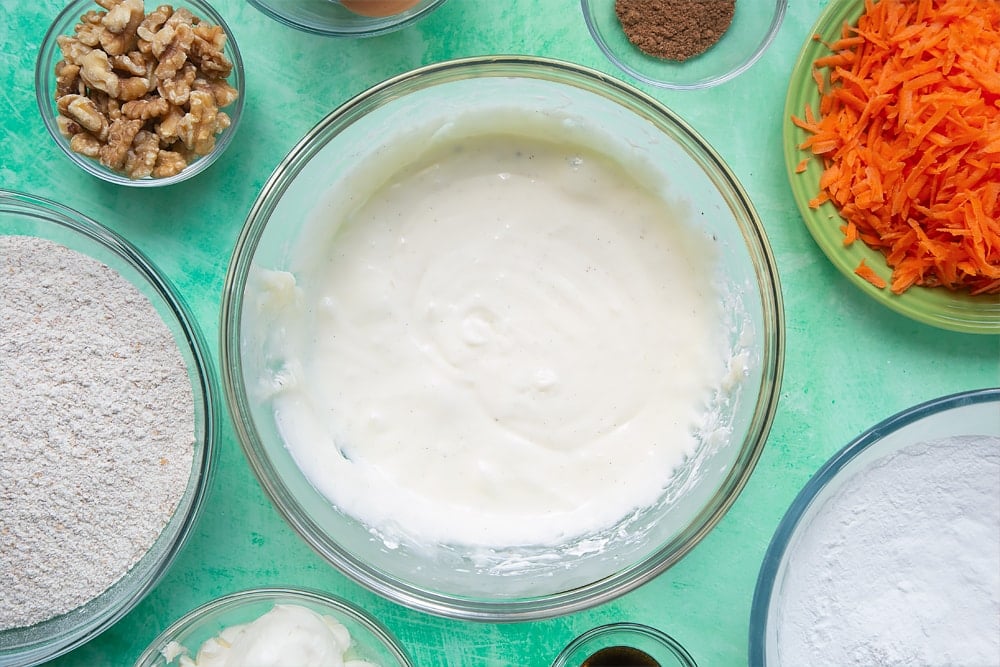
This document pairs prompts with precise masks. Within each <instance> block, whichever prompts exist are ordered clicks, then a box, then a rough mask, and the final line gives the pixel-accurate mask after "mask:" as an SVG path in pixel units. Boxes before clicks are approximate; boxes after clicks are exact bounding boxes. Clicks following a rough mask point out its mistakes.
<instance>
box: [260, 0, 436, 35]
mask: <svg viewBox="0 0 1000 667" xmlns="http://www.w3.org/2000/svg"><path fill="white" fill-rule="evenodd" d="M444 2H445V0H343V1H341V0H250V4H251V5H253V6H254V7H256V8H257V9H259V10H260V11H261V12H263V13H264V14H266V15H267V16H270V17H271V18H272V19H274V20H275V21H278V22H280V23H284V24H285V25H287V26H289V27H291V28H295V29H297V30H303V31H305V32H311V33H315V34H318V35H326V36H329V37H374V36H375V35H384V34H386V33H389V32H393V31H396V30H399V29H401V28H405V27H406V26H409V25H412V24H414V23H416V22H417V21H419V20H420V19H422V18H424V17H425V16H427V15H428V14H430V13H431V12H433V11H434V10H435V9H437V8H438V7H440V6H441V5H442V4H444Z"/></svg>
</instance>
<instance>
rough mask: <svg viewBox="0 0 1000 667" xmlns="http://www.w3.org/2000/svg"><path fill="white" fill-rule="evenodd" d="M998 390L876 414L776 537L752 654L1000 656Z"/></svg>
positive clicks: (764, 573) (807, 491)
mask: <svg viewBox="0 0 1000 667" xmlns="http://www.w3.org/2000/svg"><path fill="white" fill-rule="evenodd" d="M998 627H1000V389H982V390H978V391H970V392H966V393H962V394H956V395H952V396H946V397H943V398H940V399H936V400H932V401H929V402H927V403H923V404H921V405H918V406H916V407H913V408H910V409H908V410H905V411H903V412H901V413H899V414H897V415H895V416H893V417H890V418H889V419H887V420H885V421H884V422H882V423H880V424H878V425H876V426H875V427H873V428H872V429H871V430H869V431H868V432H866V433H864V434H863V435H861V436H860V437H859V438H857V439H856V440H855V441H854V442H852V443H850V444H849V445H847V446H846V447H845V448H844V449H842V450H841V451H840V452H838V453H837V454H836V455H835V456H834V457H833V458H832V459H831V460H830V461H829V462H828V463H826V464H825V465H824V466H823V467H822V468H821V469H820V470H819V471H818V472H817V473H816V474H815V475H814V476H813V477H812V479H811V480H810V481H809V482H808V484H806V486H805V488H804V489H803V490H802V491H801V493H800V494H799V496H798V497H797V498H796V499H795V500H794V502H793V503H792V505H791V507H790V508H789V510H788V513H787V514H786V515H785V518H784V519H783V520H782V522H781V524H780V525H779V526H778V529H777V531H776V533H775V535H774V538H773V539H772V541H771V545H770V547H769V549H768V551H767V554H766V556H765V559H764V563H763V566H762V568H761V572H760V577H759V579H758V581H757V590H756V593H755V595H754V601H753V607H752V611H751V616H750V665H753V666H756V667H759V666H762V665H771V666H773V665H785V666H798V665H814V666H816V667H822V666H824V665H831V666H836V667H855V666H857V667H862V666H863V667H871V666H874V665H970V666H979V665H997V664H1000V633H998V632H997V628H998Z"/></svg>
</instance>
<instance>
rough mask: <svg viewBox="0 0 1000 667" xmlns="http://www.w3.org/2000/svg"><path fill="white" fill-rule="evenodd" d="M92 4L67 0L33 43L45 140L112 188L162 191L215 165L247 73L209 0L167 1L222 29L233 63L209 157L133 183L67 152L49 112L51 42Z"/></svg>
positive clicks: (54, 47)
mask: <svg viewBox="0 0 1000 667" xmlns="http://www.w3.org/2000/svg"><path fill="white" fill-rule="evenodd" d="M91 5H93V7H94V8H95V9H101V7H100V5H98V4H97V3H96V2H95V0H70V1H69V3H68V4H67V5H66V6H65V7H63V8H62V9H61V10H60V11H59V13H58V14H57V15H56V17H55V18H54V19H53V20H52V23H50V24H49V27H48V28H47V29H46V31H45V35H44V36H43V37H42V40H41V42H40V43H39V44H38V49H37V55H36V57H35V79H34V80H35V103H36V105H37V107H38V111H39V113H40V114H41V117H42V124H43V125H45V130H46V132H47V133H48V135H49V138H50V139H51V140H52V141H53V142H54V143H55V144H56V146H58V147H59V150H60V151H62V153H63V154H64V155H66V157H68V158H69V160H70V162H72V163H73V164H74V165H76V166H77V167H79V168H80V169H82V170H83V171H84V172H86V173H88V174H90V175H91V176H94V177H96V178H98V179H100V180H102V181H105V182H107V183H113V184H115V185H124V186H127V187H133V188H157V187H163V186H167V185H173V184H174V183H180V182H182V181H186V180H188V179H189V178H192V177H194V176H196V175H197V174H200V173H201V172H203V171H205V170H206V169H208V168H209V167H210V166H212V164H214V163H215V161H216V160H217V159H218V158H219V156H221V155H222V154H223V153H224V152H225V151H226V149H227V148H228V147H229V144H230V143H232V140H233V137H235V135H236V130H237V128H238V127H239V125H240V121H241V120H242V118H243V107H244V103H245V101H246V72H245V69H244V63H243V56H242V54H241V52H240V47H239V44H237V43H236V36H235V34H234V33H233V31H232V28H230V27H229V24H227V23H226V20H225V19H224V18H223V17H222V15H221V14H219V12H218V11H217V10H216V9H215V8H214V7H213V6H212V5H211V4H210V3H209V2H208V0H176V1H175V2H173V3H172V6H173V7H175V8H176V7H177V6H184V5H190V6H192V7H196V8H197V9H198V12H203V13H204V15H201V14H198V17H199V18H201V19H202V20H208V21H211V22H212V23H214V24H215V25H218V26H220V27H222V29H223V30H224V31H225V33H226V45H225V48H224V50H225V52H226V55H227V56H229V57H230V60H231V61H232V63H233V71H232V74H230V76H229V77H228V78H227V81H229V82H230V83H231V84H233V87H234V88H236V89H237V90H238V91H239V95H238V96H237V97H236V99H235V100H234V101H233V103H232V104H231V105H229V106H227V107H226V108H225V109H224V111H225V112H226V114H227V115H228V116H229V119H230V125H229V127H227V128H226V129H225V130H223V131H222V132H221V133H220V134H217V135H216V142H215V147H214V148H213V149H212V152H211V153H209V154H208V155H204V156H202V157H200V158H198V159H196V160H195V161H194V162H191V163H189V164H188V165H187V166H186V167H184V169H182V170H181V171H180V172H179V173H177V174H174V175H173V176H166V177H163V178H153V177H147V178H138V179H133V178H129V177H128V176H126V175H125V174H124V173H119V172H117V171H114V170H112V169H111V168H109V167H105V166H104V165H103V164H101V163H100V162H98V161H97V160H95V159H93V158H89V157H87V156H85V155H81V154H79V153H77V152H76V151H73V150H72V149H70V147H69V141H68V140H67V139H66V138H65V137H64V136H63V135H62V133H60V132H59V126H58V125H57V124H56V118H57V116H58V114H57V113H56V112H55V111H54V107H55V92H54V91H55V85H54V84H55V72H54V67H55V64H56V63H57V62H59V61H60V60H61V56H60V54H59V45H58V43H57V42H56V40H57V39H58V37H59V36H61V35H64V34H67V35H68V34H69V33H68V32H66V30H65V28H67V27H68V28H69V29H70V30H72V25H73V21H74V20H76V19H74V18H73V17H74V16H76V17H79V15H80V14H81V13H82V11H83V10H84V9H85V8H87V7H90V6H91Z"/></svg>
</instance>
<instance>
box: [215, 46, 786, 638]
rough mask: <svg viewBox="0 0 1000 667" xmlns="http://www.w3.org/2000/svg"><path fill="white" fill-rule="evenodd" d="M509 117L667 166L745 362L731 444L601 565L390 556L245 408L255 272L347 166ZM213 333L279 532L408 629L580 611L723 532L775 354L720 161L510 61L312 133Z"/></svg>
mask: <svg viewBox="0 0 1000 667" xmlns="http://www.w3.org/2000/svg"><path fill="white" fill-rule="evenodd" d="M511 105H513V106H514V107H516V108H520V109H528V110H531V112H532V113H538V114H550V115H553V116H555V117H556V118H562V116H564V115H565V114H566V113H567V112H570V113H571V115H572V117H573V118H574V119H576V121H579V122H580V123H582V124H584V125H585V126H593V127H598V128H614V130H613V132H609V136H612V137H613V141H614V142H615V144H616V146H619V149H620V150H624V151H628V153H629V154H630V155H631V156H632V157H638V156H640V155H641V156H642V157H643V158H648V164H650V165H661V166H663V165H669V166H670V179H672V180H671V183H670V185H671V192H675V191H676V193H679V195H680V196H681V197H682V198H684V200H685V202H687V203H688V204H689V205H690V206H691V207H692V210H693V211H695V213H694V215H693V216H692V217H693V218H697V222H696V223H693V224H696V225H699V229H698V231H699V233H703V234H710V235H711V236H712V238H713V239H714V242H716V243H717V246H718V247H719V248H720V252H721V257H720V261H719V266H717V267H706V276H707V279H712V278H717V279H718V280H719V281H720V282H723V283H724V284H725V288H726V290H727V292H729V293H730V294H731V296H732V297H733V304H732V305H733V306H734V307H733V308H732V309H730V314H731V315H732V316H733V317H735V318H737V319H738V322H739V325H738V328H740V329H742V330H743V331H745V333H746V340H745V341H742V342H741V341H740V340H737V339H742V337H741V336H740V335H739V334H737V333H736V329H735V328H734V329H733V332H732V334H731V335H732V340H729V341H727V342H728V344H730V345H733V346H737V345H738V346H743V345H747V346H748V348H747V351H748V355H749V356H748V359H749V362H748V372H747V373H746V374H745V376H742V377H741V378H740V379H739V383H738V384H739V386H740V392H739V394H740V395H739V398H738V399H736V400H733V401H732V403H731V404H729V405H727V406H726V407H725V408H724V413H725V414H724V415H723V417H722V418H723V419H724V420H725V421H726V422H727V423H728V424H730V426H731V434H730V437H728V438H726V439H724V440H725V441H724V442H719V443H715V444H710V445H706V446H704V447H701V448H699V451H698V452H697V453H696V455H695V456H693V457H691V459H689V462H688V464H685V466H683V468H684V470H683V471H680V472H678V473H677V475H676V476H675V479H673V480H672V482H671V484H670V485H669V488H668V489H667V491H665V493H664V496H663V498H662V499H661V501H660V502H659V503H658V504H657V505H656V506H655V507H651V508H648V509H647V510H644V511H643V512H641V513H640V514H639V516H637V517H636V519H635V521H632V522H631V523H630V524H629V527H628V528H627V529H625V528H622V529H621V533H620V534H618V535H617V536H616V537H614V538H612V539H610V542H611V545H610V546H609V547H608V548H607V549H605V550H603V551H600V552H597V553H589V554H586V555H581V554H579V553H578V552H577V551H574V549H575V548H576V547H578V546H579V545H578V544H576V543H574V544H567V545H563V546H560V547H559V548H558V551H557V554H556V555H555V557H551V556H552V554H551V548H548V547H546V548H542V547H539V549H538V550H537V551H535V550H524V551H520V550H519V551H517V552H516V553H514V554H508V553H503V554H498V555H497V557H498V558H505V557H511V558H516V559H518V560H521V561H525V562H526V563H527V562H529V561H530V565H529V564H526V565H525V566H524V567H522V568H520V569H519V570H518V571H517V572H510V571H499V570H497V569H495V568H492V567H491V563H490V562H489V561H488V559H487V561H486V562H484V561H482V560H477V559H476V558H473V556H472V554H470V553H469V552H468V550H465V549H463V548H461V547H457V546H449V545H442V546H439V547H435V548H422V547H421V548H414V547H412V546H411V545H406V544H400V545H398V546H397V547H396V548H392V549H390V548H387V547H386V545H385V544H384V543H383V542H382V541H381V540H379V539H378V538H375V537H373V536H372V534H371V533H370V531H369V528H368V527H367V526H365V525H363V524H362V523H360V522H358V521H357V520H355V519H354V518H352V517H351V516H348V515H346V514H345V513H341V512H340V511H338V509H337V508H336V507H334V506H333V505H332V504H331V503H330V502H329V501H328V500H327V499H326V498H325V497H324V496H323V495H322V494H320V493H319V492H318V491H317V490H316V489H315V488H314V487H313V486H312V485H311V484H310V482H309V481H308V479H307V478H306V476H305V475H304V474H303V472H302V471H301V470H300V468H299V467H298V466H297V465H296V463H295V461H294V459H293V458H292V456H291V454H290V453H289V451H288V449H287V448H286V447H285V445H284V442H283V440H282V438H281V436H280V434H279V432H278V430H277V427H276V424H275V419H274V414H273V410H272V409H271V408H270V406H269V402H268V401H266V400H259V392H258V388H259V387H260V386H262V385H261V384H259V383H260V382H261V379H262V378H264V377H266V376H267V374H268V373H269V372H270V371H268V369H267V368H266V363H267V362H266V360H265V359H264V358H263V357H264V354H263V353H262V349H263V348H264V341H262V340H261V339H260V337H259V336H260V333H259V332H258V330H257V329H255V327H254V318H255V317H256V316H257V315H256V313H257V311H256V307H255V305H254V304H255V301H254V298H255V297H254V296H253V294H252V291H251V293H250V294H249V295H248V285H249V286H251V287H252V284H253V282H252V280H251V277H252V276H253V275H256V272H257V271H259V270H261V269H274V270H284V269H285V268H286V267H288V266H289V261H290V257H291V255H292V254H293V253H294V250H295V249H296V247H299V246H301V245H302V244H303V242H305V244H306V245H308V243H309V240H310V239H308V238H307V239H303V238H302V237H301V235H302V234H304V232H303V231H302V230H303V226H304V224H305V223H306V221H307V219H308V218H309V216H310V211H311V210H312V209H313V207H315V206H316V205H317V202H318V200H319V198H320V194H321V193H323V192H325V191H327V190H328V189H329V188H330V187H331V184H334V183H339V182H343V179H345V178H348V177H349V176H350V175H351V174H352V168H353V167H354V166H355V165H357V164H358V161H359V158H360V157H363V156H371V155H373V154H375V153H376V152H378V155H384V154H385V152H386V150H387V149H388V147H390V146H392V145H412V143H413V139H412V137H413V136H414V133H415V132H424V131H427V129H428V127H431V126H433V127H438V126H440V125H441V124H442V123H444V125H443V126H444V127H447V122H446V121H444V120H442V118H441V117H438V116H436V115H435V114H443V116H444V117H445V118H447V117H449V115H451V114H459V113H462V112H463V110H465V111H468V110H472V111H480V110H483V109H487V110H489V109H494V108H497V109H509V108H511ZM576 121H573V120H567V121H566V122H576ZM408 135H409V136H410V139H406V137H407V136H408ZM416 136H422V135H416ZM394 142H395V144H394ZM619 142H620V144H619ZM389 152H391V151H389ZM362 173H363V174H367V173H368V172H367V171H364V172H362ZM699 212H700V213H701V214H702V215H699ZM716 273H717V274H718V275H717V276H716V275H709V274H716ZM220 333H221V336H222V340H221V355H222V362H221V363H222V373H223V382H224V387H225V392H226V398H227V402H228V405H229V407H230V410H231V413H232V415H233V417H234V422H235V426H236V431H237V434H238V436H239V440H240V442H241V444H242V446H243V448H244V452H245V453H246V456H247V458H248V460H249V462H250V465H251V467H252V468H253V470H254V472H255V473H256V475H257V476H258V478H259V480H260V481H261V484H262V486H263V488H264V489H265V491H266V493H267V494H268V495H269V497H270V498H271V500H272V501H273V502H274V504H275V506H276V507H277V508H278V510H279V512H280V513H281V514H282V516H283V517H284V518H285V519H286V520H287V521H288V522H289V524H290V525H291V526H292V527H293V528H294V529H295V530H296V531H297V532H298V533H299V534H300V535H301V536H302V537H303V538H304V539H305V540H306V541H307V542H308V543H309V544H310V545H311V546H312V547H313V548H314V549H315V550H316V551H317V552H318V553H320V554H321V555H322V556H323V557H325V558H326V559H327V560H328V561H329V562H330V563H332V564H333V565H335V566H336V567H337V568H339V569H340V570H342V571H343V572H345V573H346V574H347V575H348V576H350V577H351V578H353V579H354V580H355V581H357V582H359V583H361V584H363V585H365V586H367V587H368V588H370V589H371V590H373V591H375V592H377V593H379V594H381V595H384V596H385V597H387V598H389V599H391V600H394V601H396V602H398V603H401V604H404V605H407V606H410V607H412V608H415V609H418V610H421V611H426V612H429V613H434V614H439V615H443V616H450V617H457V618H466V619H477V620H515V619H517V620H525V619H531V618H541V617H546V616H553V615H557V614H564V613H568V612H571V611H575V610H579V609H583V608H586V607H590V606H592V605H596V604H599V603H601V602H604V601H607V600H610V599H612V598H614V597H616V596H618V595H621V594H623V593H625V592H626V591H629V590H631V589H633V588H635V587H637V586H639V585H641V584H642V583H643V582H645V581H648V580H650V579H652V578H653V577H655V576H657V575H658V574H660V573H662V572H663V571H664V570H666V569H667V568H669V567H670V566H671V565H673V564H674V563H676V562H677V561H678V560H680V559H681V558H682V557H683V556H684V555H685V554H686V553H688V552H689V551H690V550H691V549H692V548H693V547H694V546H695V545H696V544H697V543H698V542H699V541H700V540H701V539H702V538H703V537H704V536H705V534H706V533H708V531H709V530H711V528H712V527H713V526H715V525H716V523H717V522H718V521H719V520H720V518H721V517H722V516H723V515H724V514H725V512H726V511H727V509H728V508H729V507H730V505H731V504H732V503H733V501H734V500H735V498H736V497H737V495H738V494H739V492H740V490H741V489H742V488H743V486H744V484H745V482H746V480H747V478H748V477H749V475H750V473H751V471H752V470H753V467H754V465H755V463H756V461H757V459H758V457H759V455H760V453H761V450H762V448H763V446H764V442H765V439H766V437H767V433H768V431H769V429H770V424H771V420H772V418H773V415H774V410H775V405H776V402H777V400H778V393H779V385H780V377H781V371H782V365H783V354H784V316H783V313H782V306H781V294H780V289H779V286H778V276H777V272H776V269H775V264H774V259H773V257H772V255H771V252H770V249H769V246H768V242H767V238H766V236H765V232H764V228H763V225H762V224H761V221H760V219H759V218H758V216H757V214H756V212H755V210H754V208H753V205H752V204H751V202H750V200H749V198H748V197H747V195H746V193H745V192H744V190H743V188H742V187H741V186H740V185H739V183H738V182H737V180H736V178H735V177H734V176H733V174H732V173H731V171H730V170H729V168H728V167H727V166H726V165H725V164H724V163H723V161H722V159H721V158H720V157H719V156H718V154H717V153H716V152H715V151H714V150H713V149H712V148H711V147H710V146H708V145H707V144H706V143H705V141H704V140H702V139H701V138H700V137H699V136H698V135H697V134H695V133H694V131H693V130H692V129H691V128H690V127H689V126H688V125H687V124H685V123H684V122H683V121H681V120H680V119H679V118H678V117H677V116H675V115H674V114H673V113H672V112H671V111H669V110H668V109H667V108H665V107H663V106H662V105H661V104H660V103H658V102H657V101H655V100H653V99H652V98H650V97H648V96H646V95H644V94H643V93H641V92H639V91H637V90H635V89H634V88H632V87H630V86H627V85H625V84H623V83H621V82H618V81H616V80H614V79H611V78H609V77H607V76H605V75H603V74H601V73H599V72H595V71H593V70H588V69H585V68H581V67H578V66H576V65H572V64H568V63H564V62H560V61H555V60H545V59H538V58H529V57H514V56H512V57H497V56H491V57H482V58H470V59H465V60H456V61H448V62H443V63H439V64H435V65H431V66H428V67H424V68H421V69H418V70H414V71H412V72H409V73H406V74H402V75H400V76H398V77H396V78H393V79H390V80H388V81H386V82H384V83H382V84H380V85H378V86H375V87H374V88H372V89H370V90H368V91H366V92H364V93H362V94H360V95H359V96H357V97H355V98H354V99H352V100H350V101H348V102H347V103H345V104H344V105H342V106H341V107H340V108H338V109H336V110H334V111H333V112H332V113H331V114H330V115H328V116H327V117H326V118H325V119H324V120H323V121H321V122H320V123H319V124H318V125H317V126H316V127H315V128H314V129H313V130H311V131H310V132H309V133H308V135H307V136H305V137H304V138H303V139H302V140H301V141H300V142H299V143H298V145H297V146H296V147H295V148H294V149H293V150H292V151H291V153H290V154H289V155H288V156H287V157H286V158H285V159H284V160H283V161H282V162H281V163H280V164H279V165H278V167H277V168H276V170H275V171H274V173H273V174H272V175H271V177H270V179H269V180H268V182H267V183H266V184H265V185H264V187H263V189H262V191H261V193H260V195H259V196H258V198H257V200H256V201H255V203H254V205H253V207H252V209H251V211H250V213H249V216H248V218H247V221H246V224H245V226H244V228H243V230H242V232H241V234H240V237H239V239H238V241H237V244H236V247H235V250H234V254H233V258H232V262H231V264H230V269H229V273H228V275H227V277H226V283H225V288H224V294H223V304H222V312H221V331H220ZM265 335H266V334H265ZM255 396H258V398H255ZM543 559H547V560H543Z"/></svg>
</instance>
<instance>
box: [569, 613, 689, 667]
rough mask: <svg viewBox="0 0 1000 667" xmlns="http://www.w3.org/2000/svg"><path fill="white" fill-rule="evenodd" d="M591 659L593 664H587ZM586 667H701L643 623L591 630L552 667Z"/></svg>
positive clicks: (622, 624) (603, 626) (620, 624)
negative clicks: (615, 666)
mask: <svg viewBox="0 0 1000 667" xmlns="http://www.w3.org/2000/svg"><path fill="white" fill-rule="evenodd" d="M623 649H624V650H623ZM635 651H638V652H639V653H635ZM588 659H590V661H591V662H589V663H588V662H586V661H587V660H588ZM651 661H652V662H651ZM584 664H586V665H588V667H590V666H591V665H592V667H612V665H618V666H619V667H626V666H627V667H654V666H655V667H697V665H696V663H695V661H694V658H692V657H691V654H690V653H688V652H687V651H686V650H685V649H684V647H683V646H681V645H680V644H679V643H677V640H676V639H674V638H673V637H671V636H670V635H668V634H666V633H665V632H662V631H660V630H657V629H656V628H651V627H649V626H648V625H641V624H639V623H609V624H608V625H602V626H600V627H597V628H593V629H591V630H588V631H587V632H585V633H583V634H582V635H580V636H579V637H577V638H576V639H574V640H573V641H572V642H570V643H569V645H568V646H566V648H565V649H563V651H562V653H560V654H559V655H558V657H556V659H555V661H554V662H553V663H552V667H580V666H581V665H584Z"/></svg>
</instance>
